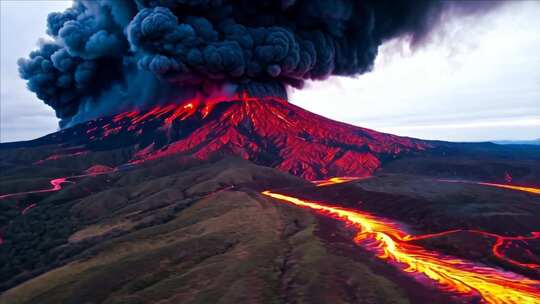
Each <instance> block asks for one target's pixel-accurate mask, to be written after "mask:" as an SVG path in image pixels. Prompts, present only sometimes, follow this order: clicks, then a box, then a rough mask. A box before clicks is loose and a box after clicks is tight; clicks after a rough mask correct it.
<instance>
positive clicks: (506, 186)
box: [439, 179, 540, 194]
mask: <svg viewBox="0 0 540 304" xmlns="http://www.w3.org/2000/svg"><path fill="white" fill-rule="evenodd" d="M439 181H440V182H445V183H465V184H477V185H482V186H490V187H497V188H503V189H510V190H517V191H523V192H529V193H534V194H540V188H537V187H525V186H516V185H509V184H497V183H486V182H474V181H467V180H460V179H439Z"/></svg>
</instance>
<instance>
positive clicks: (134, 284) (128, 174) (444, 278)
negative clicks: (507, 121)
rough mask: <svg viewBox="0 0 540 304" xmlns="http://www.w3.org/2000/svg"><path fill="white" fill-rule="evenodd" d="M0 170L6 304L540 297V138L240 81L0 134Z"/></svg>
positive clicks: (0, 275) (2, 297)
mask: <svg viewBox="0 0 540 304" xmlns="http://www.w3.org/2000/svg"><path fill="white" fill-rule="evenodd" d="M0 169H1V171H0V189H1V192H0V266H1V268H0V291H2V292H3V293H2V294H0V303H2V304H3V303H40V304H42V303H51V304H53V303H81V302H85V301H89V299H90V300H91V301H92V302H93V303H156V302H163V303H178V302H182V303H214V302H215V303H217V302H220V301H221V302H222V303H232V302H241V303H275V302H283V303H297V302H305V303H328V302H336V303H345V302H347V303H355V302H362V303H465V302H472V303H476V302H478V303H527V301H528V302H530V303H535V301H538V300H539V299H540V293H539V292H538V288H537V286H539V285H540V259H539V257H540V231H538V223H537V222H538V217H539V216H540V197H539V196H538V193H540V189H539V187H538V186H537V185H538V184H539V183H540V182H539V181H540V147H535V146H519V145H518V146H515V145H496V144H492V143H449V142H440V141H427V140H419V139H413V138H406V137H400V136H395V135H390V134H384V133H379V132H376V131H373V130H369V129H365V128H361V127H355V126H352V125H348V124H345V123H341V122H337V121H333V120H330V119H327V118H324V117H322V116H319V115H316V114H313V113H310V112H309V111H306V110H304V109H301V108H299V107H297V106H295V105H293V104H291V103H289V102H287V101H284V100H281V99H279V98H274V97H265V98H254V97H249V96H246V95H242V94H240V95H235V96H232V97H223V96H219V97H213V98H201V97H200V96H196V97H194V98H192V99H189V100H185V101H184V102H182V103H166V104H161V105H157V106H154V107H152V108H147V109H133V110H129V111H126V112H122V113H119V114H117V115H114V116H110V117H102V118H98V119H95V120H91V121H87V122H84V123H80V124H77V125H74V126H72V127H69V128H65V129H62V130H60V131H58V132H55V133H53V134H49V135H47V136H44V137H41V138H38V139H35V140H31V141H26V142H15V143H6V144H1V145H0ZM368 177H369V178H368ZM268 189H271V191H270V190H268ZM231 286H232V287H231ZM328 286H330V287H331V288H328ZM374 290H376V291H377V292H376V293H373V291H374Z"/></svg>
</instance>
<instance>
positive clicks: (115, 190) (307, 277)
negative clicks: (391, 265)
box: [0, 157, 437, 304]
mask: <svg viewBox="0 0 540 304" xmlns="http://www.w3.org/2000/svg"><path fill="white" fill-rule="evenodd" d="M59 170H61V169H59ZM91 171H92V170H91ZM57 173H59V172H57ZM24 175H25V180H26V182H27V183H29V180H30V179H32V178H35V179H36V180H41V179H42V177H41V176H40V175H41V173H40V172H38V171H36V172H34V174H33V175H32V174H31V173H30V174H28V173H25V174H24ZM5 177H6V176H4V178H5ZM13 177H15V175H13ZM68 180H71V183H65V184H63V186H62V187H63V188H62V189H61V190H58V191H57V192H52V193H35V194H30V195H22V196H20V197H17V196H15V197H11V198H8V199H6V200H3V201H2V206H4V207H5V208H6V209H7V208H8V207H11V210H12V211H11V213H9V214H8V213H7V211H6V210H4V211H5V212H4V214H3V215H4V216H5V217H7V216H11V219H10V220H9V221H4V224H3V230H2V231H3V238H4V240H3V244H2V245H0V257H1V261H2V265H3V266H2V271H1V273H2V280H1V281H2V288H3V289H6V288H8V289H9V290H7V291H5V292H4V293H3V294H2V295H1V296H0V303H10V304H13V303H88V302H91V303H157V302H159V303H235V302H240V303H275V302H276V301H277V302H291V303H297V302H306V303H328V302H336V303H343V302H355V301H358V299H362V301H363V303H408V302H409V300H408V296H407V294H406V292H405V291H404V289H403V288H402V287H400V286H399V285H398V282H397V281H396V280H393V279H389V278H387V277H385V276H384V275H382V274H381V273H379V272H380V270H378V269H377V267H376V266H372V265H371V264H370V263H371V262H370V258H368V257H363V258H361V257H354V258H350V257H347V256H346V255H343V254H341V253H339V251H336V249H335V248H334V247H332V246H330V247H329V246H328V245H327V244H326V241H325V240H324V238H320V237H318V236H317V235H316V232H317V231H320V230H321V229H322V228H321V227H320V226H319V224H318V221H317V220H316V217H314V215H312V214H311V213H309V212H307V211H305V210H301V209H297V208H295V207H292V206H287V205H284V204H276V203H272V202H270V201H269V200H268V199H266V198H264V197H263V196H262V195H261V194H260V191H261V190H262V189H265V188H270V187H272V188H283V187H285V186H288V187H291V186H295V185H296V186H297V187H312V186H311V185H310V183H308V182H306V181H305V180H302V179H299V178H296V177H293V176H291V175H288V174H286V173H282V172H280V171H278V170H276V169H272V168H266V167H260V166H256V165H253V164H250V163H248V162H246V161H244V160H241V159H231V158H226V159H222V160H219V161H215V162H211V163H208V162H201V161H199V160H196V159H193V158H179V157H174V158H172V159H171V158H162V159H159V160H155V161H149V162H146V163H144V164H140V165H138V166H137V167H135V168H132V169H131V170H124V171H110V172H108V173H103V174H99V175H97V174H96V173H95V172H94V175H89V176H85V177H82V178H68ZM43 188H47V187H46V186H44V187H43ZM25 190H28V189H25ZM28 202H32V203H34V204H35V206H34V207H33V208H31V209H30V210H28V211H26V212H25V213H24V214H23V213H22V211H21V209H23V207H24V206H25V205H23V204H26V203H28ZM18 206H19V207H20V208H17V207H18ZM341 233H342V234H345V235H347V234H348V232H347V231H346V230H343V231H342V232H341ZM341 238H342V240H343V242H342V246H345V248H349V249H348V250H349V251H352V250H353V249H352V248H353V247H354V245H353V244H352V243H349V242H348V241H346V238H345V237H341ZM355 256H356V255H355ZM379 267H384V265H381V266H379ZM396 273H397V271H396ZM32 277H33V278H32ZM426 294H427V292H426ZM431 297H432V298H433V297H435V298H437V296H431Z"/></svg>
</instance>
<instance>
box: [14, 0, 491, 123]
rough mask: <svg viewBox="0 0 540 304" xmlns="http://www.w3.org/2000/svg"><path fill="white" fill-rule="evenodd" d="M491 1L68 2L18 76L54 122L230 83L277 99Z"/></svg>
mask: <svg viewBox="0 0 540 304" xmlns="http://www.w3.org/2000/svg"><path fill="white" fill-rule="evenodd" d="M499 4H500V2H494V1H444V0H441V1H438V0H415V1H410V0H363V1H360V0H282V1H270V0H257V1H254V0H236V1H233V0H229V1H227V0H76V1H74V4H73V7H72V8H70V9H67V10H66V11H64V12H62V13H52V14H50V15H49V18H48V22H47V23H48V24H47V33H48V34H49V35H50V36H51V37H52V38H53V40H52V41H50V42H41V43H40V48H39V49H38V50H36V51H34V52H32V53H31V54H30V56H29V58H26V59H21V60H20V61H19V68H20V74H21V77H22V78H24V79H26V80H28V88H29V89H30V90H32V91H33V92H35V93H36V95H37V96H38V98H40V99H42V100H43V101H44V102H45V103H46V104H48V105H50V106H51V107H53V108H54V109H55V111H56V114H57V116H58V117H59V118H61V119H62V121H61V124H64V125H66V124H69V123H70V122H78V121H82V120H85V119H88V118H92V117H95V116H98V115H103V114H110V113H111V112H114V111H119V110H121V109H124V108H129V107H132V106H143V105H145V104H148V103H155V102H162V101H170V99H172V98H181V97H182V96H185V95H186V94H192V93H193V92H194V90H199V91H208V90H210V89H209V88H215V87H219V86H221V85H227V86H229V87H230V86H234V87H236V88H237V90H247V91H248V92H250V93H251V94H254V95H278V96H282V97H286V91H285V88H286V87H287V86H294V87H297V88H300V87H302V85H303V83H304V81H305V80H323V79H325V78H327V77H329V76H331V75H345V76H348V75H356V74H361V73H364V72H367V71H369V70H370V69H371V68H372V65H373V62H374V60H375V57H376V55H377V48H378V47H379V45H381V44H382V43H383V42H384V41H386V40H388V39H391V38H395V37H400V36H408V37H409V38H411V41H412V43H415V44H419V43H422V41H423V40H424V38H425V37H426V36H427V35H428V34H429V32H430V31H431V29H433V27H435V26H436V25H437V24H438V23H440V22H441V20H443V19H444V17H445V16H447V15H448V14H453V15H470V14H477V13H481V12H485V11H486V10H488V9H491V8H493V7H495V6H498V5H499Z"/></svg>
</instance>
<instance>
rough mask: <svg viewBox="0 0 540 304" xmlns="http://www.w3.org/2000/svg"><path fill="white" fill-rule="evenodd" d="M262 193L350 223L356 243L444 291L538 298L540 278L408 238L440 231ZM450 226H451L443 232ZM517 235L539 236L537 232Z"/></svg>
mask: <svg viewBox="0 0 540 304" xmlns="http://www.w3.org/2000/svg"><path fill="white" fill-rule="evenodd" d="M262 194H264V195H266V196H269V197H272V198H275V199H278V200H280V201H285V202H288V203H291V204H294V205H296V206H299V207H303V208H308V209H312V210H315V211H316V212H318V213H320V214H322V215H325V216H329V217H332V218H334V219H336V220H339V221H341V222H344V223H346V224H348V225H350V226H353V227H356V228H357V229H358V233H357V234H356V235H355V237H354V242H355V243H356V244H358V245H360V246H363V247H364V248H366V249H367V250H369V251H371V252H374V253H375V254H376V255H377V257H379V258H381V259H383V260H386V261H389V262H392V263H395V264H396V265H398V266H400V268H402V269H403V271H405V272H407V273H410V274H411V275H413V276H414V277H415V278H417V279H419V280H420V281H425V280H426V279H430V280H432V281H434V282H436V283H437V286H438V287H439V288H441V289H442V290H444V291H448V292H453V293H457V294H459V295H462V296H468V297H478V296H480V297H481V298H482V301H484V302H485V303H516V304H517V303H519V304H523V303H531V304H532V303H540V281H538V280H533V279H529V278H526V277H524V276H522V275H518V274H515V273H512V272H508V271H504V270H500V269H497V268H493V267H488V266H483V265H479V264H477V263H473V262H470V261H467V260H464V259H460V258H455V257H451V256H448V255H444V254H440V253H437V252H435V251H430V250H426V249H424V248H423V247H421V246H419V245H416V244H413V243H412V241H414V240H418V239H423V238H429V237H434V236H436V235H440V234H432V235H423V236H412V235H409V234H408V233H406V232H405V231H404V230H402V228H400V225H398V224H397V223H394V222H392V221H389V220H387V219H384V218H381V217H377V216H374V215H372V214H370V213H368V212H364V211H358V210H350V209H345V208H341V207H337V206H332V205H331V204H326V203H320V202H314V201H308V200H303V199H300V198H297V197H293V196H289V195H285V194H279V193H275V192H272V191H264V192H262ZM454 232H457V231H449V232H446V233H454ZM477 233H483V232H481V231H478V232H477ZM486 235H490V236H493V237H496V238H497V244H498V243H499V242H504V241H505V240H507V239H506V237H502V236H499V235H495V234H487V233H486ZM518 238H520V239H527V238H528V239H532V238H540V233H534V234H533V235H532V236H530V237H518ZM498 247H500V245H495V249H494V250H495V251H497V250H498V249H497V248H498ZM501 257H502V256H501ZM503 258H504V257H503ZM536 266H539V265H536Z"/></svg>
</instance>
